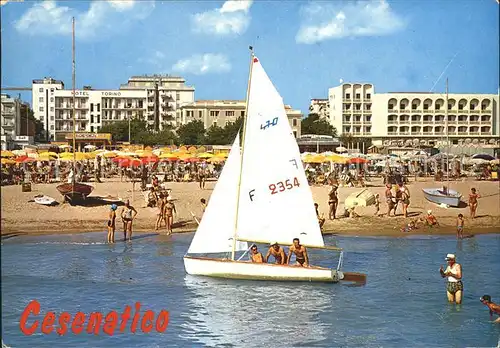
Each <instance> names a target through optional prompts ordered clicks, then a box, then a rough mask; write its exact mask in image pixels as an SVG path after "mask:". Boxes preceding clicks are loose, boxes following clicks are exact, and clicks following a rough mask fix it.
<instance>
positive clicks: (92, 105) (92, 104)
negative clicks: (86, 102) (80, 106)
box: [90, 103, 94, 111]
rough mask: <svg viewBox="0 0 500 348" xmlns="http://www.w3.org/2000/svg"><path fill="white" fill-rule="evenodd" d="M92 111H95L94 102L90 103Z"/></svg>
mask: <svg viewBox="0 0 500 348" xmlns="http://www.w3.org/2000/svg"><path fill="white" fill-rule="evenodd" d="M90 111H94V103H90Z"/></svg>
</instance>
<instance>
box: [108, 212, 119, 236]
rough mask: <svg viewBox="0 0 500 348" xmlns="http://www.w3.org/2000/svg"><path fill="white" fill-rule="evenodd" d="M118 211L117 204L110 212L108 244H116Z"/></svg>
mask: <svg viewBox="0 0 500 348" xmlns="http://www.w3.org/2000/svg"><path fill="white" fill-rule="evenodd" d="M116 209H118V207H117V206H116V204H111V209H110V210H109V216H108V217H109V219H108V243H114V242H115V230H116V222H115V220H116Z"/></svg>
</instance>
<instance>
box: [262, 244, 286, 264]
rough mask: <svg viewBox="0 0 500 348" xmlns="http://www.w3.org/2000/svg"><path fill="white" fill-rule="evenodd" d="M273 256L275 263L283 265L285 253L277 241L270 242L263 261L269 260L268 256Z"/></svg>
mask: <svg viewBox="0 0 500 348" xmlns="http://www.w3.org/2000/svg"><path fill="white" fill-rule="evenodd" d="M271 255H272V256H273V257H274V260H275V263H276V264H278V265H285V264H287V262H286V254H285V250H284V249H283V248H282V247H280V246H279V244H278V243H277V242H274V243H271V244H270V247H269V250H268V251H267V255H266V259H265V262H269V256H271Z"/></svg>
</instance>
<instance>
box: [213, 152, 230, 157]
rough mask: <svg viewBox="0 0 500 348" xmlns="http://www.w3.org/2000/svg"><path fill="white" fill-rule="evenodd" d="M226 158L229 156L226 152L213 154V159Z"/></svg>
mask: <svg viewBox="0 0 500 348" xmlns="http://www.w3.org/2000/svg"><path fill="white" fill-rule="evenodd" d="M227 156H229V153H227V152H219V153H217V154H215V157H220V158H226V157H227Z"/></svg>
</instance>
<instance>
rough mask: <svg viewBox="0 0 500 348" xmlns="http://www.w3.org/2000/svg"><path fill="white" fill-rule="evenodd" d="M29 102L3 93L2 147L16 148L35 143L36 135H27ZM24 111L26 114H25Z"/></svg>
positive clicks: (7, 148) (0, 123) (6, 148)
mask: <svg viewBox="0 0 500 348" xmlns="http://www.w3.org/2000/svg"><path fill="white" fill-rule="evenodd" d="M28 107H29V105H28V104H26V103H23V102H22V101H21V100H20V99H18V98H12V97H11V96H10V95H8V94H2V95H1V113H0V115H1V118H0V125H1V148H2V150H10V149H14V148H15V147H16V145H19V146H20V145H28V144H33V142H34V139H33V138H34V137H33V136H28V135H27V133H26V132H27V129H28V128H29V126H28V125H27V124H25V123H23V122H26V120H27V119H26V115H27V113H26V112H27V108H28ZM23 113H24V115H23Z"/></svg>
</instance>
